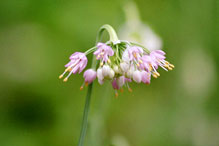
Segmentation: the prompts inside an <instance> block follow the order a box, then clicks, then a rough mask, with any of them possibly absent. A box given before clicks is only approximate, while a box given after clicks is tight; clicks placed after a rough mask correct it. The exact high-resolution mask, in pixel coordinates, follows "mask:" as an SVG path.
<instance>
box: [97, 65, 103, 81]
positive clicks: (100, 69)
mask: <svg viewBox="0 0 219 146" xmlns="http://www.w3.org/2000/svg"><path fill="white" fill-rule="evenodd" d="M97 78H98V80H99V79H100V80H103V78H104V77H103V70H102V68H98V69H97Z"/></svg>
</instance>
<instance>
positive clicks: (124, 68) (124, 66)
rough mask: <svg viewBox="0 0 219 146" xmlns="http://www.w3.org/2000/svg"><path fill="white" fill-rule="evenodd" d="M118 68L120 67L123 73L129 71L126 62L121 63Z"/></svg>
mask: <svg viewBox="0 0 219 146" xmlns="http://www.w3.org/2000/svg"><path fill="white" fill-rule="evenodd" d="M120 67H121V69H122V71H123V72H127V71H128V69H129V64H128V63H126V62H122V63H120Z"/></svg>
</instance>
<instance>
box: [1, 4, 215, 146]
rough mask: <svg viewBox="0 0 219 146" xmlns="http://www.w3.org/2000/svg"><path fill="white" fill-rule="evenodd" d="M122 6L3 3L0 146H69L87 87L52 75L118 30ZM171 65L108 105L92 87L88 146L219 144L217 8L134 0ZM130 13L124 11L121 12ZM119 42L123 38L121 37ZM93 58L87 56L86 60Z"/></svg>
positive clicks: (104, 92)
mask: <svg viewBox="0 0 219 146" xmlns="http://www.w3.org/2000/svg"><path fill="white" fill-rule="evenodd" d="M127 3H129V1H128V0H120V1H118V0H110V1H109V0H108V1H103V0H90V1H89V0H81V1H76V0H2V1H0V51H1V53H0V66H1V70H0V146H76V145H77V141H78V138H79V134H80V126H81V120H82V114H83V107H84V102H85V95H86V89H84V90H83V91H80V90H79V88H80V86H81V85H82V83H83V78H82V75H81V74H80V75H78V74H77V75H73V76H71V77H70V79H69V81H68V82H67V83H63V82H62V81H61V80H59V79H58V76H59V75H60V74H61V73H62V72H63V70H64V65H65V64H66V63H67V62H68V61H69V59H68V57H69V56H70V55H71V54H72V53H73V52H75V51H85V50H86V49H89V48H91V47H92V46H94V45H95V38H96V34H97V31H98V29H99V27H101V25H103V24H106V23H108V24H110V25H112V26H113V27H114V28H115V29H116V30H120V29H121V27H122V25H124V24H126V22H127V17H126V14H125V11H124V9H125V8H124V6H125V5H126V4H127ZM135 3H136V5H137V7H138V8H139V13H140V16H141V20H142V23H147V24H148V25H149V26H150V27H151V28H152V29H153V30H154V31H155V32H156V34H158V35H159V36H160V37H161V39H162V41H163V49H164V51H165V52H167V59H168V60H169V61H170V62H171V63H173V64H174V65H175V66H176V68H175V69H174V70H173V71H171V72H168V73H167V72H165V71H163V70H161V69H160V70H159V71H160V73H161V77H160V78H159V79H152V81H151V84H150V85H143V84H135V83H132V84H131V85H130V86H131V87H132V89H133V93H129V92H128V91H127V90H126V89H125V91H124V93H119V98H118V99H115V98H114V91H113V90H112V89H111V87H110V85H109V84H107V83H106V84H104V85H103V86H100V85H99V84H98V83H97V82H96V81H95V84H94V92H93V95H92V102H91V112H90V115H89V121H90V122H89V125H88V134H87V138H86V145H87V146H110V145H111V146H113V145H114V146H218V145H219V106H218V105H219V98H218V87H219V83H218V73H219V68H218V64H219V48H218V45H219V42H218V40H217V37H216V36H217V35H218V20H219V19H218V9H217V8H218V7H217V6H218V1H216V0H154V1H150V0H136V1H135ZM127 11H128V12H129V13H132V10H131V9H130V10H129V9H128V10H127V9H126V12H127ZM118 35H119V36H120V34H118ZM89 59H91V56H89Z"/></svg>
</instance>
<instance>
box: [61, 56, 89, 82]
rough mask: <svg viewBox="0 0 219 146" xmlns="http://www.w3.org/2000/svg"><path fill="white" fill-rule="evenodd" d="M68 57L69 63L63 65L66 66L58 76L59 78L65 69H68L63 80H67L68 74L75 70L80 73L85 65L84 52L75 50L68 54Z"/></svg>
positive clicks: (74, 72)
mask: <svg viewBox="0 0 219 146" xmlns="http://www.w3.org/2000/svg"><path fill="white" fill-rule="evenodd" d="M69 59H70V61H69V63H67V64H66V65H65V67H67V68H66V69H65V71H64V72H63V73H62V74H61V75H60V76H59V78H60V79H61V78H62V77H63V76H64V75H65V73H66V72H67V71H70V73H69V74H68V76H67V77H66V78H65V79H64V81H65V82H66V81H67V80H68V78H69V76H70V75H71V74H72V73H73V74H76V73H77V72H78V73H81V72H82V71H83V70H84V68H85V67H86V66H87V57H86V56H85V53H81V52H75V53H74V54H72V55H71V56H70V58H69Z"/></svg>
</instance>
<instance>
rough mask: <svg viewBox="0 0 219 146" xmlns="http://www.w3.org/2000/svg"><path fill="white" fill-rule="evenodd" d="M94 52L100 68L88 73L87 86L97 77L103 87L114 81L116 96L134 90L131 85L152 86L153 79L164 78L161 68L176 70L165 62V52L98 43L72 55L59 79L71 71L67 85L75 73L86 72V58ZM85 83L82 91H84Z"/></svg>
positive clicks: (132, 44) (85, 75) (86, 77)
mask: <svg viewBox="0 0 219 146" xmlns="http://www.w3.org/2000/svg"><path fill="white" fill-rule="evenodd" d="M90 53H93V55H95V56H94V57H95V59H96V62H97V63H98V67H97V68H96V67H94V68H90V69H88V70H86V71H85V72H84V76H83V77H84V80H85V81H84V84H85V85H86V86H87V85H88V84H90V83H92V82H93V81H94V80H95V79H96V78H97V80H98V82H99V83H100V84H101V85H102V84H103V83H104V82H105V81H106V80H109V81H111V82H112V87H113V89H114V90H115V95H116V96H118V92H117V91H118V90H121V91H123V86H126V87H127V88H128V90H129V91H132V89H131V88H130V87H129V84H128V83H129V82H132V81H134V82H136V83H141V82H142V83H145V84H150V81H151V76H153V77H154V78H157V77H159V76H160V74H159V73H158V71H157V69H158V67H159V66H160V67H161V68H163V69H164V70H166V71H168V70H172V69H173V68H174V65H172V64H170V63H169V62H168V61H166V60H165V59H166V57H165V52H164V51H162V50H155V51H151V52H150V51H149V50H147V49H146V48H144V47H143V46H141V45H138V44H134V43H131V42H127V41H116V42H107V43H98V44H97V45H96V46H95V47H93V48H91V49H89V50H87V51H86V52H84V53H81V52H76V53H74V54H72V55H71V56H70V62H69V63H68V64H66V65H65V67H66V69H65V71H64V73H63V74H61V75H60V76H59V78H62V77H63V76H64V75H65V73H66V72H69V74H68V75H67V76H66V77H65V78H64V81H65V82H66V81H67V80H68V78H69V76H70V75H71V74H72V73H74V74H75V73H80V72H82V71H83V70H84V68H85V67H86V65H87V61H88V60H87V57H86V55H88V54H90ZM84 84H83V85H82V86H81V89H83V87H84Z"/></svg>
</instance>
